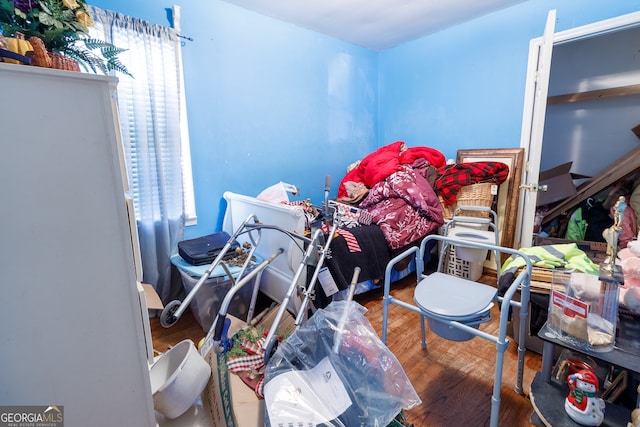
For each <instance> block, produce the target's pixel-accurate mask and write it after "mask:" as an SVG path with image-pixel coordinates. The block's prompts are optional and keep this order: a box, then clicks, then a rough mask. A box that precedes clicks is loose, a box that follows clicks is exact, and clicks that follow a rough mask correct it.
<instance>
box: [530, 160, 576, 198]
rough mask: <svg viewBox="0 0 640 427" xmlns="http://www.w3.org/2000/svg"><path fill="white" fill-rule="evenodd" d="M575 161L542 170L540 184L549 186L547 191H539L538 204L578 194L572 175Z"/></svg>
mask: <svg viewBox="0 0 640 427" xmlns="http://www.w3.org/2000/svg"><path fill="white" fill-rule="evenodd" d="M572 164H573V162H568V163H564V164H562V165H560V166H556V167H555V168H551V169H548V170H546V171H544V172H540V177H539V178H538V185H540V186H544V185H546V186H547V191H538V199H537V201H536V206H543V205H548V204H550V203H555V202H558V201H560V200H563V199H566V198H567V197H571V196H574V195H575V194H576V186H575V184H574V183H573V177H572V176H571V165H572Z"/></svg>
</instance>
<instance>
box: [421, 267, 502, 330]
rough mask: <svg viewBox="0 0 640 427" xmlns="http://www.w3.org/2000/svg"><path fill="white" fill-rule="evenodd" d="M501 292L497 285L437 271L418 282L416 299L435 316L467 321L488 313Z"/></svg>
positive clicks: (422, 307)
mask: <svg viewBox="0 0 640 427" xmlns="http://www.w3.org/2000/svg"><path fill="white" fill-rule="evenodd" d="M497 291H498V290H497V289H496V288H494V287H493V286H488V285H484V284H482V283H477V282H472V281H470V280H466V279H463V278H460V277H455V276H450V275H448V274H444V273H440V272H436V273H432V274H430V275H429V276H427V277H425V278H424V279H422V280H421V281H420V283H418V285H417V286H416V289H415V292H414V301H415V303H416V305H418V307H420V309H421V310H424V311H425V312H428V313H429V314H430V315H433V316H434V317H439V318H441V319H444V320H457V321H459V322H461V323H465V322H468V321H472V320H476V319H477V318H479V317H484V316H486V314H487V311H488V310H490V309H491V307H492V305H493V300H494V298H495V296H496V293H497Z"/></svg>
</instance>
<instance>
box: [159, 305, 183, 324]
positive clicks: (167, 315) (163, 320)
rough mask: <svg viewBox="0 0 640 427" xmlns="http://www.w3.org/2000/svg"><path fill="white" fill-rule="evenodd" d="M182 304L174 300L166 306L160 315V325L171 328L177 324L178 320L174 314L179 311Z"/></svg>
mask: <svg viewBox="0 0 640 427" xmlns="http://www.w3.org/2000/svg"><path fill="white" fill-rule="evenodd" d="M180 304H182V303H181V302H180V301H178V300H173V301H171V302H170V303H169V304H167V305H166V306H165V308H164V310H162V313H161V314H160V324H161V325H162V326H163V327H165V328H170V327H172V326H173V325H175V324H176V322H177V321H178V318H177V317H176V316H174V313H175V312H176V311H177V310H178V308H179V307H180Z"/></svg>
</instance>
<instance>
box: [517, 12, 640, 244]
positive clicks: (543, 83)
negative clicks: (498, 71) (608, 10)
mask: <svg viewBox="0 0 640 427" xmlns="http://www.w3.org/2000/svg"><path fill="white" fill-rule="evenodd" d="M552 13H553V18H552ZM554 22H555V11H552V12H550V14H549V18H548V20H547V27H546V29H545V35H544V36H543V37H541V38H538V39H534V40H532V41H531V43H530V49H529V66H528V72H527V84H526V91H525V105H524V114H523V120H522V123H523V125H522V135H521V144H520V146H521V147H523V148H525V152H526V155H527V163H528V166H527V167H526V168H525V176H524V177H523V183H524V184H523V186H522V188H523V190H524V194H523V197H522V198H521V201H522V206H521V210H520V211H519V214H520V216H519V218H520V219H521V220H520V221H518V224H519V225H520V227H521V228H520V229H516V243H517V242H520V246H521V247H528V246H531V244H532V237H533V224H534V217H535V212H536V200H537V183H538V176H539V173H540V160H541V154H542V144H543V136H544V135H543V130H544V126H545V120H546V110H547V108H546V107H547V95H548V88H549V81H550V71H551V69H550V65H551V54H552V50H553V45H559V44H565V43H571V42H576V41H578V40H582V39H585V38H590V37H599V36H604V35H607V34H609V33H611V32H615V31H620V30H625V29H628V28H635V27H637V26H638V25H640V12H634V13H630V14H627V15H623V16H619V17H616V18H612V19H606V20H603V21H599V22H595V23H593V24H589V25H585V26H582V27H577V28H573V29H570V30H566V31H562V32H558V33H554V32H553V31H554V28H553V27H554V25H553V24H554ZM556 55H557V52H556Z"/></svg>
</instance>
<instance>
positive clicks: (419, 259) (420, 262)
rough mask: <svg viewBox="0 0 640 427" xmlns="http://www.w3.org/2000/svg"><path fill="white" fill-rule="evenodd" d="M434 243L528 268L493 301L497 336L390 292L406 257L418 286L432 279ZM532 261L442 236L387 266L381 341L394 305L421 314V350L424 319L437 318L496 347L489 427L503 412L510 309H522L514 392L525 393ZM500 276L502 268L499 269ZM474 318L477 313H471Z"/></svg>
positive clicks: (508, 250) (498, 248)
mask: <svg viewBox="0 0 640 427" xmlns="http://www.w3.org/2000/svg"><path fill="white" fill-rule="evenodd" d="M431 240H439V241H442V243H443V247H445V246H446V245H451V244H452V245H456V246H458V245H459V246H464V247H469V248H477V249H486V250H490V251H494V253H495V254H496V263H497V264H498V267H499V262H500V261H499V259H500V258H499V255H500V254H502V253H506V254H509V255H511V256H514V257H521V258H522V259H523V260H524V262H525V264H526V267H524V268H523V270H522V271H521V272H520V274H519V275H518V276H517V277H516V278H515V280H513V282H512V283H511V285H510V286H509V287H508V289H507V290H506V292H505V293H504V295H503V296H499V295H498V293H497V287H496V293H495V296H494V299H493V301H497V302H498V303H500V319H499V324H500V326H499V330H498V333H497V335H492V334H489V333H486V332H484V331H482V330H480V329H479V328H475V327H472V326H469V325H467V324H465V323H461V322H459V321H457V320H456V319H457V318H451V317H447V316H442V315H437V314H435V313H432V312H429V311H425V310H423V309H421V308H420V307H419V306H417V305H415V304H410V303H407V302H405V301H402V300H399V299H397V298H395V297H393V296H392V295H391V293H390V290H391V280H390V279H391V270H392V268H393V267H394V266H395V265H396V264H397V263H398V262H400V261H401V260H403V259H405V258H406V257H407V256H412V257H414V259H415V263H416V284H419V283H421V282H422V281H427V280H430V277H431V276H434V275H433V274H431V275H426V274H424V259H425V255H427V254H425V248H426V247H427V243H428V242H429V241H431ZM438 264H439V265H438V270H440V269H441V268H442V262H439V263H438ZM531 268H532V265H531V260H530V259H529V258H528V257H527V256H526V255H525V254H524V253H522V252H520V251H518V250H515V249H512V248H506V247H501V246H498V245H495V244H488V243H483V242H477V241H471V240H461V239H456V238H452V237H448V236H440V235H429V236H427V237H425V238H424V239H423V241H422V243H421V244H420V247H419V248H418V247H415V246H414V247H411V248H410V249H408V250H407V251H405V252H403V253H402V254H400V255H398V256H396V257H395V258H393V259H392V260H391V261H390V262H389V263H388V264H387V267H386V271H385V281H384V296H383V317H382V341H383V342H384V343H385V344H386V341H387V327H388V321H389V306H390V305H391V304H395V305H398V306H400V307H403V308H405V309H408V310H411V311H414V312H416V313H418V314H419V315H420V324H421V333H422V348H424V349H426V340H425V335H426V334H425V320H426V319H428V318H432V319H435V320H437V321H440V322H443V323H445V324H447V325H449V326H451V327H453V328H457V329H460V330H462V331H464V332H468V333H470V334H473V335H475V336H479V337H481V338H484V339H486V340H489V341H491V342H494V343H495V344H496V364H495V374H494V382H493V394H492V397H491V418H490V425H491V426H492V427H497V426H498V416H499V412H500V388H501V385H502V370H503V363H504V353H505V351H506V349H507V348H508V346H509V343H510V340H509V339H507V322H508V320H509V314H510V308H511V307H518V308H519V309H520V331H519V332H520V335H519V336H520V337H523V338H522V339H520V340H519V343H518V373H517V380H516V386H515V391H516V392H517V393H519V394H523V388H522V378H523V373H524V356H525V351H526V348H525V339H524V337H525V336H526V331H525V328H526V325H527V321H528V316H529V313H528V306H529V286H530V281H531ZM437 273H438V274H437V275H435V277H436V278H438V279H439V280H441V279H442V278H443V275H442V274H441V273H440V272H439V271H438V272H437ZM498 275H499V269H498ZM455 279H456V280H454V281H452V283H455V282H459V281H461V280H462V281H465V282H471V283H473V284H475V285H480V286H490V285H483V284H479V283H477V282H474V281H472V280H468V279H463V278H457V277H456V278H455ZM451 285H452V284H448V283H443V286H451ZM518 291H519V292H520V301H516V300H514V296H515V294H516V292H518ZM468 314H469V315H472V314H474V313H468Z"/></svg>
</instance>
